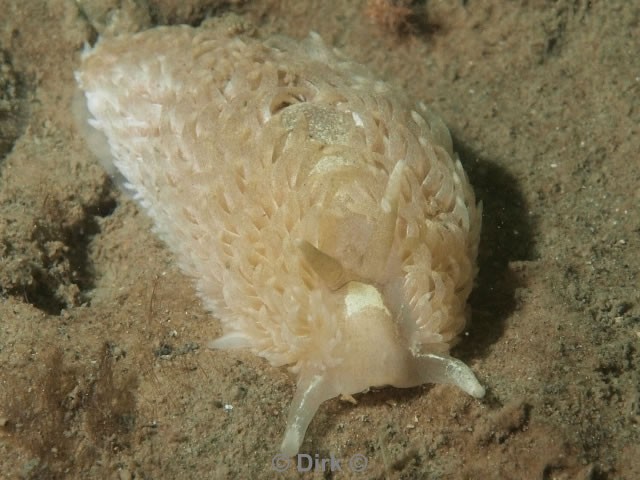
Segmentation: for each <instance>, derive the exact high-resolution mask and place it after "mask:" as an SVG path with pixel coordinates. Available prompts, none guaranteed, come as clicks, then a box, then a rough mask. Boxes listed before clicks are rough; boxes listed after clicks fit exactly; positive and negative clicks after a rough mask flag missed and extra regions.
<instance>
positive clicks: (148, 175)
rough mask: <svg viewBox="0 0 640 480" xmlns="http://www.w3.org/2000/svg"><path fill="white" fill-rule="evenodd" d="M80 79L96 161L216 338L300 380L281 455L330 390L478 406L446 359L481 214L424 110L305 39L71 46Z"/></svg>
mask: <svg viewBox="0 0 640 480" xmlns="http://www.w3.org/2000/svg"><path fill="white" fill-rule="evenodd" d="M76 79H77V82H78V84H79V86H80V89H81V91H82V92H84V99H85V100H86V110H87V115H88V122H89V124H90V125H91V127H93V129H95V131H97V132H101V133H100V135H101V136H102V138H103V139H104V142H103V147H104V148H102V149H100V148H96V149H97V150H99V152H98V153H99V154H100V155H101V156H102V160H103V162H106V163H107V164H108V165H107V168H109V169H110V170H112V171H117V172H119V175H121V176H122V178H123V179H124V182H125V184H124V187H125V188H126V189H127V190H129V191H130V192H132V193H133V195H134V198H135V199H136V200H137V201H138V202H139V204H140V205H141V206H142V207H143V208H144V210H145V211H146V212H147V213H148V215H149V216H150V217H151V218H152V219H153V222H154V225H155V230H156V232H157V233H158V235H159V236H160V237H161V238H162V239H163V240H164V241H165V242H166V244H167V245H168V246H169V248H170V249H171V250H172V251H173V252H174V254H175V256H176V258H177V261H178V262H179V265H180V268H181V269H182V270H183V271H184V272H185V273H186V274H187V275H189V276H190V277H192V278H193V279H194V280H195V283H196V286H197V290H198V293H199V295H200V297H201V298H202V300H203V302H204V304H205V306H206V308H207V309H208V310H209V311H211V313H212V314H213V315H214V316H215V317H217V318H219V319H220V321H221V323H222V327H223V330H224V335H223V336H222V337H220V338H218V339H217V340H215V341H213V342H212V346H213V347H214V348H248V349H250V351H252V352H253V353H255V354H256V355H259V356H261V357H264V358H265V359H267V360H268V361H269V362H270V363H271V364H272V365H274V366H284V365H286V366H288V368H289V370H290V372H292V373H293V374H294V375H295V376H296V378H297V390H296V393H295V396H294V398H293V401H292V404H291V407H290V413H289V417H288V420H287V427H286V431H285V434H284V440H283V442H282V446H281V450H282V452H283V453H285V454H287V455H293V454H295V453H296V452H297V451H298V449H299V447H300V445H301V443H302V441H303V438H304V434H305V431H306V429H307V427H308V425H309V423H310V422H311V419H312V418H313V416H314V414H315V412H316V411H317V409H318V407H319V406H320V404H321V403H322V402H323V401H324V400H327V399H329V398H332V397H335V396H338V395H340V394H344V395H350V394H354V393H357V392H361V391H363V390H366V389H368V388H369V387H374V386H375V387H379V386H385V385H392V386H395V387H412V386H416V385H420V384H423V383H449V384H455V385H457V386H458V387H460V388H461V389H462V390H464V391H465V392H467V393H469V394H471V395H473V396H474V397H478V398H480V397H482V396H483V395H484V388H483V387H482V386H481V385H480V384H479V383H478V381H477V380H476V377H475V376H474V374H473V372H472V371H471V370H470V369H469V368H468V367H467V366H466V365H465V364H463V363H462V362H461V361H459V360H456V359H454V358H452V357H450V356H449V355H448V353H449V350H450V348H451V346H452V344H453V343H454V342H455V341H456V339H457V336H458V335H459V334H460V333H461V331H462V330H463V329H464V327H465V323H466V318H467V314H466V311H467V307H466V303H467V297H468V296H469V293H470V291H471V288H472V283H473V279H474V276H475V274H476V270H477V268H476V253H477V248H478V239H479V236H480V224H481V208H480V206H479V205H477V204H476V201H475V197H474V193H473V190H472V188H471V186H470V184H469V181H468V179H467V176H466V174H465V172H464V171H463V168H462V165H461V163H460V161H459V159H458V156H457V155H456V154H455V153H454V152H453V148H452V142H451V137H450V135H449V131H448V130H447V128H446V127H445V125H444V124H443V122H442V121H441V120H440V119H439V118H438V117H437V116H436V115H435V114H434V113H433V112H432V111H431V110H430V109H429V108H428V107H427V106H426V105H425V104H424V103H421V102H418V103H414V102H412V101H410V100H409V99H408V98H407V96H406V95H405V94H404V93H403V92H402V91H401V90H399V89H396V88H394V87H392V86H390V85H389V84H387V83H384V82H382V81H379V80H376V79H375V78H374V76H373V75H372V74H371V73H370V72H369V71H368V70H367V69H366V68H365V67H363V66H361V65H358V64H356V63H354V62H351V61H349V60H347V59H345V58H344V57H343V56H342V55H341V54H340V53H339V52H337V51H334V50H332V49H329V48H327V47H326V46H325V45H324V44H323V42H322V40H321V39H320V37H319V36H318V35H317V34H314V33H312V34H310V35H309V37H308V38H307V39H306V40H304V41H296V40H293V39H290V38H287V37H284V36H273V37H268V38H259V37H258V36H257V35H256V34H244V33H237V32H231V31H229V29H224V28H213V27H209V28H206V27H200V28H192V27H188V26H174V27H158V28H154V29H151V30H147V31H145V32H142V33H137V34H124V35H122V36H118V37H114V38H110V39H101V40H99V41H98V42H97V44H96V45H95V47H93V48H86V49H85V51H84V52H83V55H82V62H81V65H80V67H79V70H78V71H77V72H76ZM92 144H93V145H94V146H95V145H96V143H95V142H92Z"/></svg>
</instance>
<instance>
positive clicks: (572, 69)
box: [0, 0, 640, 480]
mask: <svg viewBox="0 0 640 480" xmlns="http://www.w3.org/2000/svg"><path fill="white" fill-rule="evenodd" d="M396 3H399V2H396ZM408 3H410V2H405V4H408ZM366 4H367V1H366V0H365V1H354V2H342V1H338V0H335V1H326V0H325V1H323V0H316V1H308V2H303V1H300V0H286V1H275V0H274V1H271V2H269V1H256V2H249V1H246V2H243V1H238V0H237V1H231V2H228V1H227V2H224V1H215V0H208V1H207V0H188V1H179V0H138V1H134V0H110V1H105V0H77V1H73V0H49V1H37V0H29V1H27V2H25V1H19V0H0V11H1V12H3V13H2V17H1V19H0V27H1V28H0V62H2V65H0V365H2V369H0V478H38V479H39V478H42V479H50V478H114V479H131V478H137V479H143V478H145V479H146V478H149V479H150V478H153V479H160V478H163V479H164V478H167V479H169V478H171V479H182V478H185V479H186V478H273V477H275V476H276V472H275V471H274V470H273V467H272V463H271V462H272V458H273V456H274V454H275V453H277V447H278V445H279V443H280V440H281V435H282V433H283V429H284V425H285V419H286V413H287V407H288V404H289V401H290V399H291V395H292V391H293V384H292V381H291V380H290V378H289V377H288V375H287V373H286V372H285V371H284V370H278V369H274V368H272V367H270V366H269V365H268V364H267V363H266V362H264V361H263V360H262V359H260V358H257V357H254V356H252V355H249V354H247V353H243V352H232V353H230V352H217V351H216V352H214V351H209V350H207V349H206V348H205V345H206V342H207V341H208V340H209V339H211V338H214V337H216V336H217V335H218V334H219V332H220V330H219V326H218V324H217V321H216V320H215V319H213V318H211V317H210V316H208V315H207V313H206V312H204V311H203V309H202V308H201V306H200V302H199V300H198V299H197V298H196V297H195V295H194V291H193V289H192V287H191V282H190V280H189V279H188V278H185V277H184V276H182V275H181V274H180V273H179V272H178V271H177V270H176V268H175V266H174V264H173V262H172V258H171V255H170V254H169V253H168V252H167V250H166V248H165V247H164V246H163V245H162V244H161V243H160V242H159V241H157V240H156V239H155V238H154V236H153V235H152V233H151V232H150V222H149V220H148V219H147V218H146V217H145V216H144V214H141V213H140V212H139V211H138V209H137V208H136V206H135V205H134V204H133V202H131V200H129V199H128V198H127V197H126V196H125V195H123V194H121V193H120V192H119V191H118V190H117V189H116V188H115V187H114V186H113V185H112V184H111V182H110V181H109V179H108V178H107V177H106V176H105V174H104V173H103V171H102V170H101V168H100V167H99V165H98V164H97V162H96V161H95V159H94V158H93V157H92V155H91V154H90V152H89V151H88V149H87V147H86V146H85V145H84V142H83V139H82V136H81V135H80V133H79V131H78V130H77V129H76V127H75V125H74V121H73V116H72V114H71V108H70V105H71V103H72V98H73V96H74V93H75V84H74V80H73V69H74V67H75V66H76V65H77V64H78V58H79V52H80V50H81V48H82V45H83V43H84V42H93V41H95V39H96V38H97V35H98V34H100V33H103V34H112V33H117V32H120V31H125V30H136V29H143V28H147V27H149V26H152V25H156V24H176V23H191V24H194V25H196V24H198V23H199V22H200V21H202V20H203V19H204V18H206V17H207V16H211V15H219V14H221V13H223V12H225V11H229V10H231V11H234V12H236V13H239V14H242V15H244V18H245V19H246V20H247V21H251V22H253V23H255V24H256V25H257V26H259V27H260V28H261V29H262V30H263V31H265V32H282V33H286V34H288V35H291V36H295V37H300V38H301V37H304V36H305V35H306V34H307V32H308V31H309V30H315V31H317V32H319V33H320V34H321V35H322V37H323V38H324V39H325V41H326V42H327V43H329V44H332V45H335V46H339V47H340V48H342V49H343V50H344V51H346V53H347V54H348V55H349V56H351V57H352V58H354V59H356V60H359V61H361V62H363V63H365V64H367V65H369V66H370V68H372V69H373V70H374V71H376V72H377V73H378V74H379V75H380V76H381V77H383V78H385V79H387V80H390V81H392V82H395V83H397V84H399V85H401V86H403V87H404V88H406V89H407V90H408V91H409V92H410V93H411V94H412V95H413V96H414V97H415V98H416V99H423V100H425V101H427V103H430V104H431V105H432V106H433V107H434V108H435V109H436V110H437V111H439V112H440V113H441V115H442V117H443V118H444V120H445V121H446V123H447V124H448V125H449V126H450V128H451V130H452V133H453V135H454V137H455V141H456V147H457V149H458V151H459V152H460V153H461V155H462V158H463V161H464V163H465V165H466V168H467V171H468V172H469V174H470V177H471V180H472V182H473V184H474V185H475V187H476V193H477V195H478V197H479V198H480V199H482V201H483V202H484V208H485V215H484V225H483V228H484V232H483V237H482V244H481V253H480V257H481V258H480V276H479V278H478V286H477V288H476V290H475V291H474V294H473V295H472V305H473V323H472V324H471V325H470V328H469V331H468V335H467V336H465V338H464V339H463V341H462V342H461V344H460V346H459V347H458V348H457V349H456V351H455V352H454V353H455V354H456V356H458V357H460V358H462V359H463V360H464V361H465V362H467V363H469V364H470V365H471V366H472V368H473V369H474V371H475V372H477V374H478V377H479V379H480V380H481V382H482V383H483V384H484V385H485V386H487V388H488V395H487V397H486V398H485V399H484V400H483V401H481V402H479V401H476V400H474V399H472V398H470V397H468V396H466V395H464V394H463V393H462V392H460V391H458V390H456V389H455V388H452V387H445V386H424V387H420V388H414V389H409V390H398V389H383V390H379V391H374V392H370V393H367V394H363V395H359V396H357V400H358V404H357V405H352V404H350V403H347V402H342V401H339V400H332V401H329V402H327V403H326V404H325V405H324V406H323V407H322V408H321V410H320V412H319V413H318V415H317V416H316V418H315V419H314V421H313V423H312V424H311V427H310V429H309V431H308V433H307V437H306V440H305V443H304V445H303V452H304V453H307V454H310V455H311V456H314V455H316V454H317V455H318V458H328V457H329V456H330V455H331V454H333V455H334V456H335V457H336V458H339V459H345V460H347V459H349V458H351V457H352V456H353V455H355V454H362V455H365V456H366V457H367V459H368V466H367V469H366V471H365V472H364V473H363V474H360V475H359V478H402V479H411V478H433V479H439V478H443V479H457V478H469V479H520V478H532V479H574V478H578V479H598V480H601V479H635V478H640V425H639V423H640V298H639V291H640V288H639V284H640V281H639V274H638V272H639V270H640V188H639V183H640V158H639V156H640V137H639V135H638V133H639V125H640V54H639V52H640V6H638V4H637V2H632V1H627V0H612V1H609V2H589V1H586V0H578V1H569V0H558V1H555V2H546V1H542V0H534V1H520V2H503V1H500V0H477V1H473V0H470V1H449V0H430V1H427V2H424V1H422V2H414V4H413V5H412V7H411V8H412V11H413V13H414V15H413V16H410V17H408V18H407V19H406V20H407V21H408V25H407V28H403V27H402V24H401V25H400V31H399V32H398V31H397V30H394V29H393V28H390V27H389V25H388V24H376V23H373V22H372V19H373V16H372V15H371V14H369V15H367V14H365V11H366ZM303 466H304V465H303ZM341 467H342V473H339V472H336V471H334V472H333V473H331V472H321V471H315V472H311V473H307V474H306V476H307V477H308V478H351V477H352V476H356V475H355V474H354V473H353V472H351V471H350V469H349V466H348V464H346V463H343V464H342V466H341ZM278 475H280V476H282V477H283V478H296V477H297V476H298V473H297V472H296V468H295V466H291V467H290V468H289V469H287V470H286V471H285V472H284V473H283V474H278Z"/></svg>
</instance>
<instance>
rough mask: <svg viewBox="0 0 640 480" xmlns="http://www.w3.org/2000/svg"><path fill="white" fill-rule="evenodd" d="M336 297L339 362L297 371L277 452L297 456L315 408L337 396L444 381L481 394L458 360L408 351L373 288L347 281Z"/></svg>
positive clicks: (380, 298)
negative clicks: (339, 315) (338, 301)
mask: <svg viewBox="0 0 640 480" xmlns="http://www.w3.org/2000/svg"><path fill="white" fill-rule="evenodd" d="M336 294H341V295H343V298H344V301H343V312H342V315H343V316H342V324H341V328H340V330H339V332H340V333H339V338H336V341H337V342H338V344H337V345H336V346H335V347H334V351H335V352H339V354H340V359H339V360H338V362H337V364H335V365H333V366H331V367H326V366H324V365H322V363H321V362H309V363H308V364H307V366H303V367H302V368H301V370H300V371H299V373H298V383H297V389H296V393H295V396H294V399H293V401H292V404H291V407H290V412H289V417H288V420H287V429H286V432H285V436H284V440H283V442H282V445H281V451H282V453H283V454H285V455H289V456H291V455H294V454H296V453H297V452H298V450H299V448H300V445H301V443H302V440H303V438H304V434H305V431H306V429H307V427H308V425H309V423H310V422H311V419H312V418H313V416H314V414H315V412H316V411H317V409H318V407H319V406H320V404H321V403H322V402H324V401H325V400H328V399H330V398H333V397H336V396H338V395H351V394H355V393H359V392H362V391H364V390H367V389H368V388H370V387H381V386H385V385H391V386H395V387H414V386H417V385H422V384H424V383H447V384H455V385H457V386H458V387H460V388H461V389H462V390H464V391H466V392H467V393H469V394H470V395H472V396H474V397H476V398H481V397H482V396H484V388H483V387H482V386H481V385H480V384H479V383H478V381H477V379H476V377H475V375H474V374H473V372H472V371H471V369H469V367H467V366H466V365H465V364H464V363H462V362H461V361H459V360H457V359H454V358H451V357H449V356H447V355H442V354H423V353H421V354H418V353H415V352H412V351H411V349H410V348H409V347H408V345H407V344H408V342H407V341H406V340H405V339H403V338H402V336H401V335H399V333H398V331H397V327H396V325H397V322H396V321H395V320H394V318H393V315H392V314H391V313H390V311H389V309H388V308H387V306H386V305H385V303H384V301H383V296H382V294H381V293H380V291H379V289H378V288H376V287H375V286H373V285H369V284H367V283H363V282H359V281H350V282H348V283H347V284H346V285H344V286H343V287H341V288H340V289H339V290H338V291H337V292H336Z"/></svg>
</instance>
